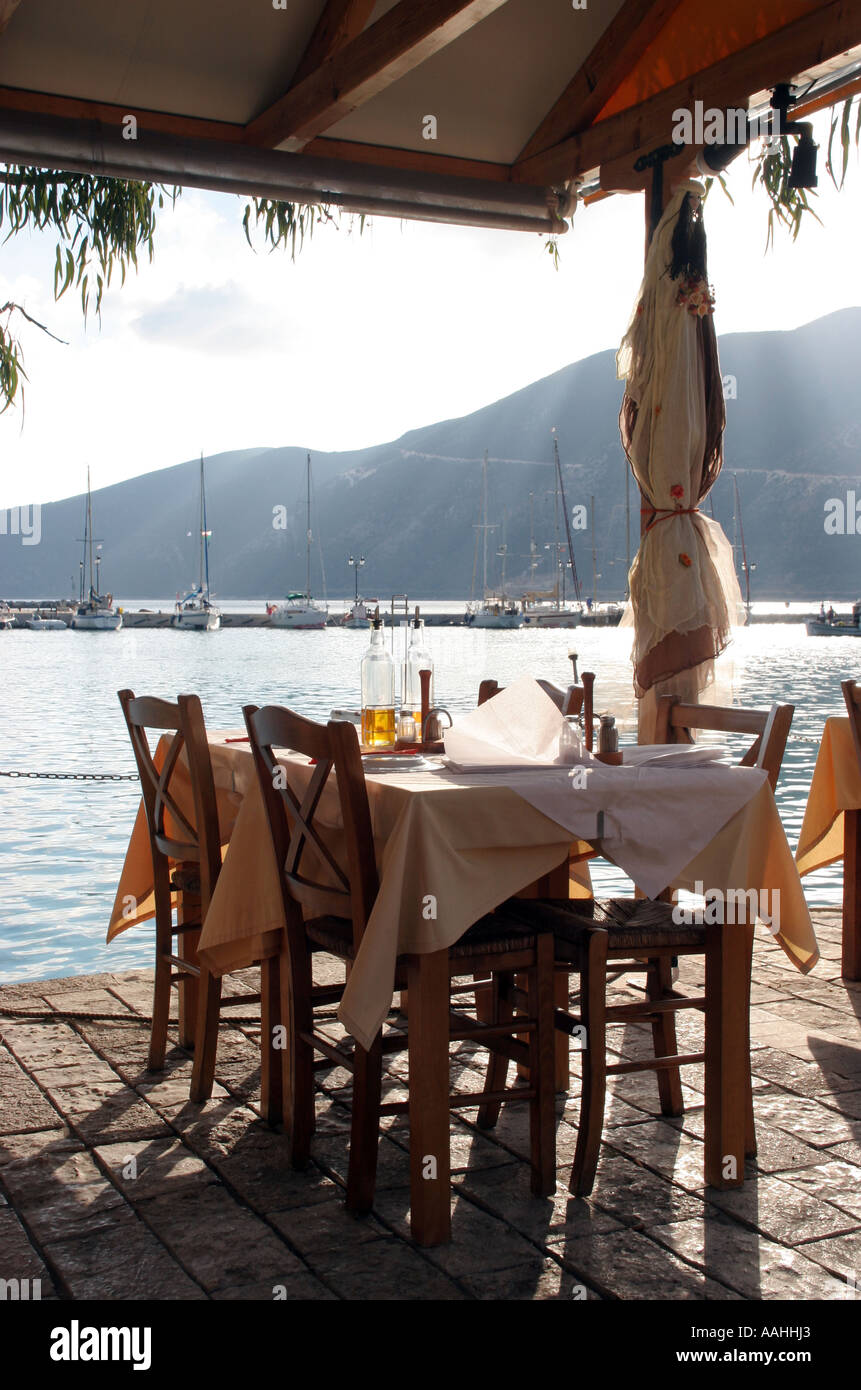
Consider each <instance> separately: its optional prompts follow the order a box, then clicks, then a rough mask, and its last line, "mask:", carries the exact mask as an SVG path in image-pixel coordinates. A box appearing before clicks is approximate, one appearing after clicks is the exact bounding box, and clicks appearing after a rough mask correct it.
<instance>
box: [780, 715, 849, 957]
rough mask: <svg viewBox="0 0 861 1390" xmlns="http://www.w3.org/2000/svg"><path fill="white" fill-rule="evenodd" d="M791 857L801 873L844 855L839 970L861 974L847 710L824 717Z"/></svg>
mask: <svg viewBox="0 0 861 1390" xmlns="http://www.w3.org/2000/svg"><path fill="white" fill-rule="evenodd" d="M795 858H796V863H797V864H798V872H799V874H801V875H802V876H804V875H805V874H811V873H813V872H814V870H816V869H822V868H824V867H825V866H826V865H827V864H834V863H836V862H837V861H838V860H840V859H842V860H843V933H842V951H841V971H840V973H841V975H842V977H843V979H844V980H861V763H859V759H858V754H857V752H856V749H855V741H854V739H853V736H852V725H851V723H850V721H849V716H848V715H838V716H833V717H831V718H829V719H826V721H825V727H824V729H823V731H822V738H821V740H820V743H819V751H818V753H817V755H816V766H815V768H814V769H813V778H812V780H811V783H810V791H809V792H808V796H807V805H806V806H805V808H804V820H803V822H802V826H801V834H800V836H799V839H798V848H797V850H796V852H795Z"/></svg>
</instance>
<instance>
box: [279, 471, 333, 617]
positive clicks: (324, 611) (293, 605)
mask: <svg viewBox="0 0 861 1390" xmlns="http://www.w3.org/2000/svg"><path fill="white" fill-rule="evenodd" d="M312 539H313V538H312V535H311V455H310V454H308V456H307V462H306V472H305V592H304V593H303V594H299V593H292V594H287V595H286V597H285V598H284V599H283V600H282V601H281V602H280V603H275V604H269V605H267V609H266V611H267V613H268V614H269V624H270V626H271V627H290V628H294V629H296V630H297V631H308V630H309V629H318V628H323V627H325V626H326V620H327V618H328V616H329V607H328V604H326V603H325V602H321V601H320V600H319V599H314V598H312V597H311V541H312Z"/></svg>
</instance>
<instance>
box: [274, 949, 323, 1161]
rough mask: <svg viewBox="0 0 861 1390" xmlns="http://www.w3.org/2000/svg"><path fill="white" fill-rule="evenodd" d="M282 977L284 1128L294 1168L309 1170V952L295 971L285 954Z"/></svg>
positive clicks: (311, 1052) (311, 1077)
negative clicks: (285, 1041)
mask: <svg viewBox="0 0 861 1390" xmlns="http://www.w3.org/2000/svg"><path fill="white" fill-rule="evenodd" d="M279 973H280V981H281V990H280V994H281V1003H280V1012H281V1021H282V1023H284V1024H285V1025H286V1028H287V1047H286V1049H285V1051H284V1053H283V1056H282V1068H281V1077H282V1081H281V1086H282V1106H283V1110H284V1125H285V1128H286V1129H287V1131H288V1133H289V1135H290V1162H291V1164H292V1166H293V1167H294V1168H307V1166H308V1164H309V1162H310V1160H311V1140H312V1139H313V1137H314V1129H315V1127H316V1109H315V1095H314V1049H313V1047H312V1046H311V1044H310V1043H309V1042H306V1040H305V1038H306V1037H310V1036H311V1034H312V1032H313V1028H314V1004H313V999H312V994H311V990H312V988H313V975H312V967H311V954H310V952H306V953H305V957H304V959H303V960H300V961H298V962H297V963H296V967H295V969H292V968H291V963H290V957H289V955H288V953H287V952H286V951H285V952H284V953H283V954H282V955H281V958H280V972H279ZM302 1034H304V1035H305V1037H303V1036H301V1035H302Z"/></svg>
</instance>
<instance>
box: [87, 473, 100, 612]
mask: <svg viewBox="0 0 861 1390" xmlns="http://www.w3.org/2000/svg"><path fill="white" fill-rule="evenodd" d="M87 537H88V540H89V558H90V598H92V597H93V578H94V574H93V494H92V491H91V490H90V465H89V464H87ZM97 593H98V591H97Z"/></svg>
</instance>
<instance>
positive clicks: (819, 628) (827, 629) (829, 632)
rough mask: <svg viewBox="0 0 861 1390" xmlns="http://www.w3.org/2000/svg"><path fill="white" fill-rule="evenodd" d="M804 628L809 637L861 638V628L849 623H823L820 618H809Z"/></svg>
mask: <svg viewBox="0 0 861 1390" xmlns="http://www.w3.org/2000/svg"><path fill="white" fill-rule="evenodd" d="M804 626H805V627H806V628H807V635H808V637H861V627H853V626H852V625H851V624H849V623H846V624H845V625H844V624H843V623H821V622H819V620H818V618H808V620H807V622H806V623H805V624H804Z"/></svg>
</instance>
